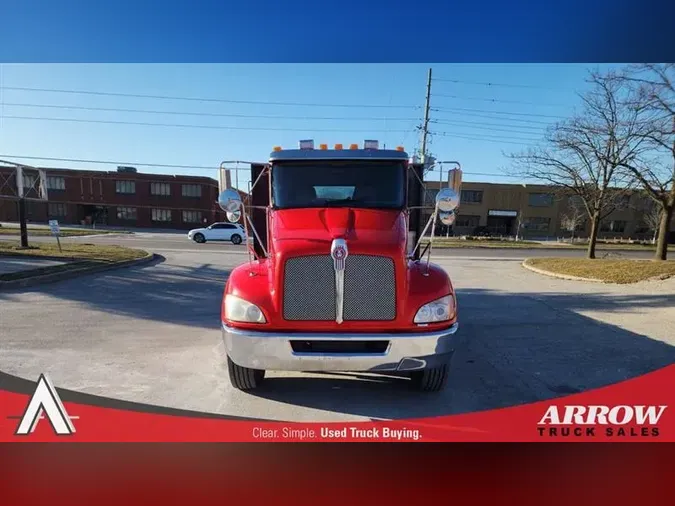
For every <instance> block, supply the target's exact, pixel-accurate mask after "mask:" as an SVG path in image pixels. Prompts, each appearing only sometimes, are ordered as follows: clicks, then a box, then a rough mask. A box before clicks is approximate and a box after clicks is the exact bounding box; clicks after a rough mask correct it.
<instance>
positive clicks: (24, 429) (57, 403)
mask: <svg viewBox="0 0 675 506" xmlns="http://www.w3.org/2000/svg"><path fill="white" fill-rule="evenodd" d="M43 412H44V413H45V415H46V417H47V418H48V419H49V422H50V423H51V425H52V428H53V429H54V432H56V434H58V435H59V436H68V435H71V434H74V433H75V427H74V426H73V422H72V421H71V420H70V417H69V416H68V413H67V412H66V408H64V407H63V403H62V402H61V398H60V397H59V394H58V393H57V392H56V389H55V388H54V385H52V382H51V381H49V378H47V376H45V375H44V374H41V375H40V379H38V382H37V387H36V388H35V392H34V393H33V396H32V397H31V398H30V401H29V402H28V407H27V408H26V411H25V412H24V414H23V416H22V417H21V421H20V422H19V427H18V428H17V429H16V435H20V436H25V435H28V434H31V433H32V432H33V431H34V430H35V427H37V424H38V422H39V421H40V419H41V418H42V413H43Z"/></svg>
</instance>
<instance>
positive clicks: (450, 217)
mask: <svg viewBox="0 0 675 506" xmlns="http://www.w3.org/2000/svg"><path fill="white" fill-rule="evenodd" d="M456 218H457V215H456V214H455V213H454V211H440V212H439V213H438V219H439V220H441V223H442V224H443V225H447V226H448V227H449V226H450V225H452V224H453V223H455V219H456Z"/></svg>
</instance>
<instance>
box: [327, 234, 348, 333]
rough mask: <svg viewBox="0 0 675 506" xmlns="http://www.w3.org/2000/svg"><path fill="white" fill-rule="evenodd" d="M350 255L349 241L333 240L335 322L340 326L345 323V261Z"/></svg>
mask: <svg viewBox="0 0 675 506" xmlns="http://www.w3.org/2000/svg"><path fill="white" fill-rule="evenodd" d="M348 254H349V251H348V250H347V241H345V240H344V239H333V244H331V247H330V256H331V257H332V258H333V268H334V269H335V321H336V322H337V323H338V324H339V323H342V322H343V312H344V304H345V299H344V294H345V260H346V259H347V255H348Z"/></svg>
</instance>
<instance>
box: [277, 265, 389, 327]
mask: <svg viewBox="0 0 675 506" xmlns="http://www.w3.org/2000/svg"><path fill="white" fill-rule="evenodd" d="M344 286H345V294H344V315H343V316H344V320H345V321H357V320H360V321H372V320H376V321H387V320H393V319H394V318H396V279H395V272H394V262H393V260H392V259H391V258H387V257H380V256H370V255H349V257H347V261H346V266H345V283H344ZM284 319H286V320H305V321H331V320H335V270H334V269H333V259H332V258H331V256H330V255H312V256H304V257H297V258H291V259H289V260H287V261H286V265H285V269H284Z"/></svg>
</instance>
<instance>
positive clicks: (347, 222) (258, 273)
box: [219, 141, 459, 391]
mask: <svg viewBox="0 0 675 506" xmlns="http://www.w3.org/2000/svg"><path fill="white" fill-rule="evenodd" d="M421 176H422V170H421V167H420V166H414V164H411V163H410V161H409V157H408V154H407V153H406V152H405V151H403V149H402V148H398V149H396V150H386V149H379V148H378V146H377V143H376V142H375V141H366V143H364V147H363V148H360V147H359V146H357V145H351V146H350V148H349V149H343V148H342V146H341V145H336V146H335V149H328V148H327V146H326V145H323V144H322V145H321V146H320V147H319V149H315V148H314V145H313V142H312V141H301V143H300V147H299V149H286V150H284V149H281V148H275V149H274V151H273V152H272V153H271V154H270V156H269V160H268V162H267V163H265V164H251V176H250V177H251V181H252V183H253V188H252V190H251V195H250V197H249V199H248V202H247V203H244V202H243V201H242V200H241V197H240V194H239V192H237V191H236V190H234V189H226V190H225V191H223V192H222V193H221V195H220V198H219V204H220V206H221V207H222V208H223V209H224V210H225V211H226V212H227V213H228V217H230V216H231V217H232V219H233V220H242V221H243V224H244V226H245V228H246V229H247V235H249V236H251V237H253V238H254V240H253V242H254V244H253V245H252V246H251V250H250V251H249V261H248V262H246V263H243V264H242V265H240V266H238V267H237V268H235V269H234V270H233V271H232V273H231V274H230V276H229V278H228V280H227V283H226V286H225V289H224V293H223V301H222V311H221V324H222V334H223V340H224V342H225V348H226V351H227V362H228V369H229V376H230V380H231V382H232V384H233V386H234V387H236V388H238V389H241V390H250V389H254V388H256V387H258V386H259V385H260V384H261V382H262V381H263V380H264V377H265V371H266V370H281V371H307V372H311V371H318V372H320V371H326V372H328V371H345V372H347V371H348V372H356V371H361V372H371V373H395V374H398V375H404V376H408V377H410V379H411V381H412V384H413V385H415V386H416V387H418V388H419V389H421V390H425V391H438V390H441V389H442V388H443V387H444V386H445V383H446V381H447V377H448V373H449V367H450V364H451V358H452V356H453V353H454V351H455V349H456V347H457V332H458V326H459V324H458V319H457V300H456V297H455V292H454V289H453V286H452V282H451V280H450V278H449V276H448V274H447V273H446V272H445V270H443V269H442V268H441V267H439V266H437V265H435V264H433V263H430V262H429V261H424V260H423V259H422V258H421V255H420V254H419V251H417V249H416V248H414V245H413V240H415V239H416V240H418V246H419V245H420V242H419V239H421V236H422V235H423V231H422V230H421V226H420V222H421V220H420V216H421V213H420V211H421V209H422V208H423V207H424V206H423V205H422V204H423V202H421V201H422V198H421V195H422V193H421V191H420V185H421V184H422V179H423V178H422V177H421ZM446 190H447V191H446ZM446 190H444V191H442V192H440V193H439V196H438V198H437V203H436V205H435V206H434V207H433V213H432V218H433V219H434V220H435V219H436V218H438V217H439V216H441V218H442V219H445V220H448V219H449V217H451V216H452V213H453V212H454V209H455V208H456V207H457V205H458V198H457V196H456V192H454V191H453V190H452V189H449V188H448V189H446ZM249 229H250V230H251V232H249Z"/></svg>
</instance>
